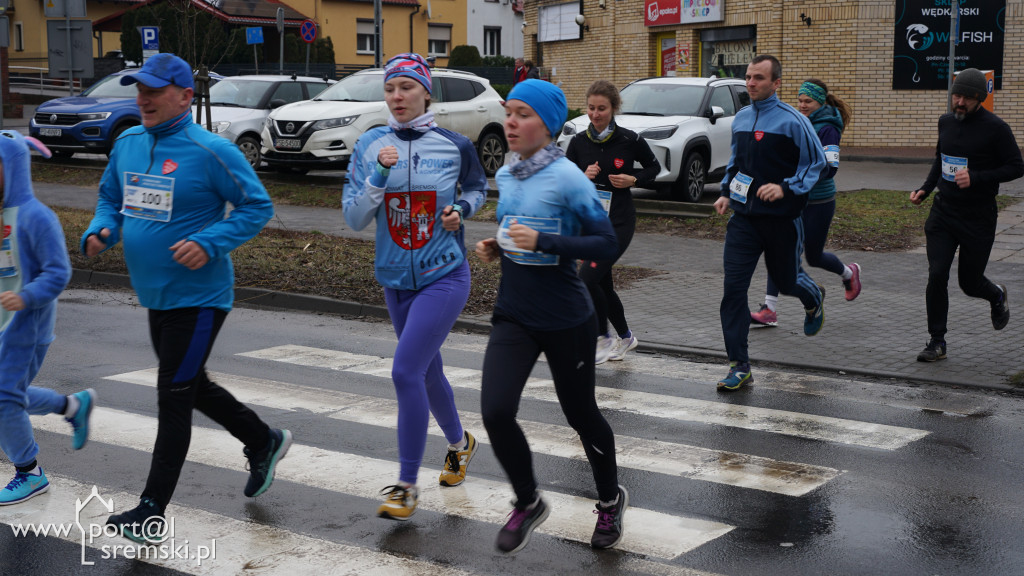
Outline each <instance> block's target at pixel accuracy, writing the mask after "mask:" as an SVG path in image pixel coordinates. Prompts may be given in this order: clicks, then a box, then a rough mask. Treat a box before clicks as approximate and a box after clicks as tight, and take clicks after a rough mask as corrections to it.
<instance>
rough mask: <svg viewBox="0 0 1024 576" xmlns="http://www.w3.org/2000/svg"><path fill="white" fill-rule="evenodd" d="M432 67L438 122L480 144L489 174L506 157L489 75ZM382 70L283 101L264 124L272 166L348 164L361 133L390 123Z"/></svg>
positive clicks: (498, 98) (496, 98)
mask: <svg viewBox="0 0 1024 576" xmlns="http://www.w3.org/2000/svg"><path fill="white" fill-rule="evenodd" d="M430 72H431V77H432V86H431V87H432V94H431V97H430V110H432V111H433V112H434V120H435V121H436V122H437V124H438V126H440V127H442V128H447V129H449V130H451V131H453V132H458V133H460V134H462V135H464V136H466V137H467V138H469V139H470V140H471V141H472V142H473V144H475V145H476V148H477V152H478V153H479V155H480V162H481V164H483V167H484V171H485V172H486V173H487V175H488V176H492V175H493V174H494V173H495V172H497V171H498V168H501V167H502V165H504V163H505V152H506V150H507V149H508V145H507V144H506V143H505V133H504V131H503V128H502V125H503V123H504V121H505V109H504V107H503V106H502V99H501V96H499V95H498V93H497V92H495V91H494V88H491V84H490V82H489V81H488V80H487V79H486V78H482V77H480V76H477V75H476V74H471V73H469V72H461V71H458V70H450V69H446V68H434V69H433V70H431V71H430ZM388 115H389V112H388V106H387V104H386V103H385V102H384V71H383V70H381V69H379V68H371V69H367V70H361V71H359V72H356V73H355V74H352V75H350V76H346V77H345V78H343V79H341V80H340V81H338V83H337V84H335V85H334V86H331V87H330V88H328V89H327V90H324V91H323V92H322V93H321V94H320V95H319V96H317V97H316V98H313V99H312V100H308V101H305V102H296V103H294V104H289V105H287V106H282V107H280V108H278V109H276V110H274V111H273V112H271V113H270V115H269V116H268V117H267V121H266V124H265V125H264V127H263V150H262V151H263V159H264V160H266V162H267V164H268V165H270V166H271V167H273V168H283V169H298V170H309V169H341V168H345V167H346V166H347V165H348V161H349V158H350V156H351V155H352V150H353V149H354V148H355V145H356V140H358V139H359V136H361V135H362V134H363V132H366V131H367V130H369V129H371V128H376V127H377V126H385V125H387V119H388Z"/></svg>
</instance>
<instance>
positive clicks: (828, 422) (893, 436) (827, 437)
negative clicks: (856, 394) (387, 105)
mask: <svg viewBox="0 0 1024 576" xmlns="http://www.w3.org/2000/svg"><path fill="white" fill-rule="evenodd" d="M239 355H240V356H245V357H249V358H258V359H263V360H273V361H277V362H285V363H290V364H296V365H302V366H311V367H318V368H328V369H332V370H341V371H345V372H351V373H357V374H365V375H369V376H379V377H388V378H390V375H391V359H390V358H380V357H378V356H369V355H363V354H352V353H349V352H344V351H338V350H327V349H322V348H312V347H308V346H296V345H284V346H276V347H272V348H266V349H263V350H255V351H251V352H243V353H241V354H239ZM445 376H446V377H447V378H448V381H449V382H450V383H451V385H452V386H455V387H460V388H469V389H473V390H479V389H480V377H481V372H480V371H479V370H474V369H469V368H458V367H447V366H446V367H445ZM596 394H597V402H598V404H599V405H600V406H601V407H602V408H603V409H606V410H608V409H610V410H619V411H622V412H628V413H633V414H638V415H643V416H651V417H656V418H666V419H673V420H682V421H688V422H697V423H703V424H711V425H719V426H729V427H735V428H742V429H746V430H756V431H761V432H771V433H776V434H785V435H788V436H795V437H799V438H809V439H812V440H824V441H827V442H838V443H842V444H850V445H856V446H865V447H869V448H880V449H883V450H896V449H899V448H902V447H903V446H906V445H907V444H909V443H911V442H914V441H916V440H920V439H921V438H924V437H925V436H927V435H928V431H926V430H917V429H914V428H904V427H900V426H889V425H885V424H876V423H872V422H862V421H857V420H848V419H845V418H834V417H830V416H816V415H813V414H802V413H798V412H789V411H786V410H777V409H772V408H759V407H755V406H741V405H736V404H726V403H723V402H711V401H707V400H697V399H693V398H685V397H679V396H666V395H661V394H652V393H649V392H639V391H634V390H619V389H616V388H608V387H603V386H598V387H597V390H596ZM523 397H524V398H532V399H534V400H543V401H549V402H557V401H558V399H557V397H556V396H555V392H554V389H553V386H552V385H551V381H550V380H544V379H538V378H531V379H530V380H529V381H528V382H527V385H526V389H525V390H524V392H523Z"/></svg>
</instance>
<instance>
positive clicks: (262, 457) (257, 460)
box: [242, 428, 292, 498]
mask: <svg viewBox="0 0 1024 576" xmlns="http://www.w3.org/2000/svg"><path fill="white" fill-rule="evenodd" d="M291 446H292V433H291V432H289V431H288V430H274V429H273V428H271V430H270V441H269V442H268V443H267V446H266V447H265V448H264V449H263V450H260V451H259V452H253V451H251V450H249V449H248V448H242V452H243V453H245V457H246V458H248V459H249V463H248V468H249V481H248V482H246V483H245V491H244V494H245V495H246V496H248V497H250V498H255V497H256V496H259V495H260V494H263V493H264V492H266V491H267V488H270V484H271V483H272V482H273V481H274V470H275V469H276V468H277V462H278V461H279V460H281V459H282V458H284V455H285V454H287V453H288V449H289V448H291Z"/></svg>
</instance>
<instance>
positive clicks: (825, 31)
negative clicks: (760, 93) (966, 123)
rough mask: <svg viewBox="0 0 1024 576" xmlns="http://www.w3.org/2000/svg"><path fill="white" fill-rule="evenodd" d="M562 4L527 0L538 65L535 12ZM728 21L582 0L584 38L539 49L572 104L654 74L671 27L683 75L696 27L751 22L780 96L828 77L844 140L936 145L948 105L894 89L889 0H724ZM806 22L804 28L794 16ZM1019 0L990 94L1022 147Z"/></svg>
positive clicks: (695, 51) (1023, 64)
mask: <svg viewBox="0 0 1024 576" xmlns="http://www.w3.org/2000/svg"><path fill="white" fill-rule="evenodd" d="M560 1H561V0H527V2H526V5H525V17H524V21H525V22H527V26H526V28H524V30H523V34H524V43H523V45H524V52H525V56H526V58H528V59H533V60H534V61H537V60H538V58H537V56H538V53H537V52H538V46H537V42H536V34H537V22H538V19H537V9H538V7H539V6H545V5H551V4H558V3H560ZM724 2H725V21H724V22H721V23H701V24H692V25H686V26H661V27H655V28H646V27H645V26H644V19H643V16H644V12H643V11H644V2H643V1H642V0H607V3H606V6H607V8H606V9H601V8H600V7H599V6H598V1H597V0H583V4H582V6H583V14H584V16H585V17H586V19H587V21H586V24H587V26H589V28H590V30H589V31H584V32H583V35H582V38H581V39H580V40H565V41H559V42H545V43H543V46H542V47H541V50H542V53H543V54H542V55H543V62H541V65H542V66H543V67H544V68H545V69H546V70H551V71H553V73H552V74H551V80H552V81H553V82H555V83H559V82H560V83H561V88H562V90H564V91H565V93H566V97H567V98H568V100H569V107H570V108H580V107H582V106H583V104H584V101H583V95H584V93H585V92H586V89H587V86H589V85H590V83H591V82H592V81H594V80H597V79H599V78H604V79H607V80H611V81H612V82H614V83H615V84H616V85H618V86H620V87H621V86H623V85H625V84H626V83H628V82H630V81H632V80H636V79H637V78H644V77H648V76H654V75H656V74H657V73H658V60H657V57H656V43H657V37H658V35H659V34H662V33H666V32H674V33H675V35H676V42H677V43H686V42H688V43H689V44H690V54H691V56H690V67H689V69H688V70H680V71H677V75H680V76H693V75H696V74H698V73H699V65H700V61H699V59H700V32H699V31H700V30H702V29H707V28H715V27H731V26H743V25H756V26H757V51H758V53H761V54H764V53H770V54H774V55H775V56H777V57H778V58H779V60H780V61H781V62H782V66H783V83H782V88H781V89H780V90H779V96H780V97H781V98H782V99H783V100H785V101H787V102H790V103H795V102H796V90H797V88H799V86H800V82H801V81H803V80H804V79H805V78H808V77H816V78H820V79H821V80H824V81H825V82H826V83H827V84H828V85H829V88H830V89H831V90H832V91H833V92H834V93H835V94H836V95H838V96H840V97H841V98H843V99H844V100H846V101H847V103H849V104H850V106H851V107H852V108H853V121H852V122H851V125H850V127H849V129H848V130H847V131H846V132H845V134H844V135H843V144H844V145H846V146H871V147H879V146H880V147H903V146H933V145H934V143H935V136H936V134H935V130H936V128H935V127H936V121H937V120H938V117H939V116H940V115H941V114H942V113H944V112H945V111H946V94H945V92H943V91H938V90H893V89H892V75H893V64H892V58H893V22H894V19H895V14H894V10H895V5H894V2H893V1H892V0H819V1H818V2H813V3H812V2H809V1H806V2H791V3H789V4H783V5H782V7H778V6H776V5H772V4H766V3H764V2H755V1H754V0H724ZM801 13H802V14H805V15H806V16H809V17H810V18H811V21H812V24H811V26H807V25H805V24H804V23H803V22H802V21H801V19H800V14H801ZM1022 25H1024V0H1006V34H1005V38H1004V41H1003V51H1004V53H1003V79H1002V89H1001V90H998V91H996V94H995V112H996V114H998V115H999V116H1000V117H1002V118H1003V119H1004V120H1006V121H1007V122H1008V123H1009V124H1010V127H1011V128H1012V129H1013V132H1014V134H1015V135H1016V136H1017V139H1018V142H1022V143H1024V139H1022V138H1024V106H1022V104H1024V85H1022V83H1021V80H1020V77H1021V74H1022V73H1024V27H1022Z"/></svg>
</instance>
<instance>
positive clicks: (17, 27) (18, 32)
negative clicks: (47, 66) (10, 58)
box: [14, 22, 25, 52]
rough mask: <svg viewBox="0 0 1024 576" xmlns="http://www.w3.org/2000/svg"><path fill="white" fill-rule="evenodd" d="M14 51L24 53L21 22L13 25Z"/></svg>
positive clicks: (23, 32) (23, 29) (23, 34)
mask: <svg viewBox="0 0 1024 576" xmlns="http://www.w3.org/2000/svg"><path fill="white" fill-rule="evenodd" d="M14 51H15V52H24V51H25V24H24V23H22V22H15V23H14Z"/></svg>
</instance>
